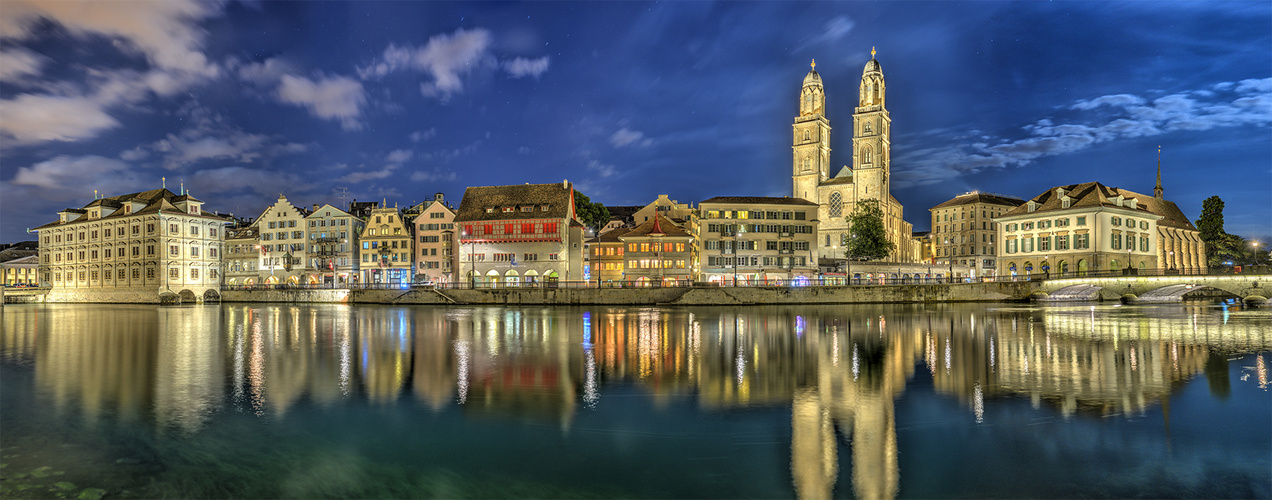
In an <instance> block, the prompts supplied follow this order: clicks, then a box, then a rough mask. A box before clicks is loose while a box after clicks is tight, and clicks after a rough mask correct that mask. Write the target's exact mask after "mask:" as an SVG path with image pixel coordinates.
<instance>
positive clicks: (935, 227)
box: [928, 191, 1025, 278]
mask: <svg viewBox="0 0 1272 500" xmlns="http://www.w3.org/2000/svg"><path fill="white" fill-rule="evenodd" d="M1024 202H1025V200H1022V199H1020V198H1016V197H1012V196H1006V195H1001V194H991V193H982V192H979V191H972V192H969V193H963V194H960V195H958V196H955V197H954V198H952V199H950V200H949V201H946V202H945V203H941V204H940V205H937V206H935V207H932V208H930V209H928V211H929V212H931V213H932V233H931V241H932V251H933V253H934V258H935V259H936V263H937V264H941V265H946V266H948V265H949V264H950V261H953V263H954V265H955V266H961V267H967V268H969V269H970V271H971V272H970V274H971V277H973V278H977V277H992V276H994V275H995V274H997V270H998V262H997V256H998V255H997V254H998V243H997V237H998V223H996V222H994V218H995V217H998V216H1001V215H1002V214H1003V213H1005V212H1007V211H1008V210H1011V209H1013V208H1016V207H1018V206H1020V205H1021V204H1023V203H1024Z"/></svg>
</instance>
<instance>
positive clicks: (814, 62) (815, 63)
mask: <svg viewBox="0 0 1272 500" xmlns="http://www.w3.org/2000/svg"><path fill="white" fill-rule="evenodd" d="M812 66H813V71H817V60H816V59H813V64H812Z"/></svg>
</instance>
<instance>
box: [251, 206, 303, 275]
mask: <svg viewBox="0 0 1272 500" xmlns="http://www.w3.org/2000/svg"><path fill="white" fill-rule="evenodd" d="M308 216H309V211H308V210H306V209H303V208H300V207H297V206H295V205H292V204H291V202H290V201H287V197H286V196H283V195H281V194H280V195H278V201H276V202H275V203H274V204H273V205H270V206H269V207H268V208H266V209H265V211H264V212H261V215H260V217H257V218H256V222H255V223H254V225H255V226H256V230H257V231H258V232H259V233H260V245H261V249H260V257H259V260H258V263H257V266H256V267H257V269H258V271H259V273H260V278H259V281H258V282H259V283H261V284H265V285H281V284H286V285H299V284H302V283H307V282H308V279H307V275H308V274H309V273H308V270H307V269H306V268H305V265H306V263H307V262H308V261H309V259H308V256H309V249H308V247H307V245H306V244H305V217H308Z"/></svg>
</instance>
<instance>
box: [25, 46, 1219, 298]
mask: <svg viewBox="0 0 1272 500" xmlns="http://www.w3.org/2000/svg"><path fill="white" fill-rule="evenodd" d="M874 54H875V53H874V51H873V50H872V51H871V59H870V61H868V62H867V63H866V65H865V67H864V69H863V71H862V77H861V80H860V84H859V88H858V105H857V106H856V107H855V112H854V115H853V121H852V138H853V140H852V148H853V150H852V151H851V156H852V165H850V166H849V165H845V166H844V167H843V168H841V169H839V170H838V171H834V173H833V175H832V170H833V169H832V168H831V166H830V165H831V164H830V131H831V126H830V119H829V117H828V116H827V114H826V106H825V104H826V89H825V86H824V85H823V82H822V78H821V75H820V74H818V73H817V71H816V65H815V63H814V65H813V68H812V69H811V70H810V71H809V72H808V74H807V75H806V76H805V77H804V80H803V83H802V86H801V88H800V93H799V103H798V113H797V116H796V117H795V120H794V123H793V144H792V151H793V162H792V167H791V168H792V170H791V179H792V193H791V196H784V197H749V196H722V197H715V198H710V199H708V200H704V201H702V202H700V203H699V206H698V207H696V208H695V207H694V206H693V205H692V204H682V203H679V202H677V201H675V200H671V199H669V198H668V197H667V196H665V195H663V196H659V197H658V199H656V200H655V201H654V202H652V203H650V204H649V205H646V206H643V207H622V209H619V210H615V212H616V214H621V216H620V217H617V218H616V220H614V221H611V223H609V224H605V225H604V226H603V227H602V228H599V229H597V231H598V232H596V233H591V232H590V231H589V230H588V228H585V227H583V224H582V223H581V222H580V221H579V219H578V217H577V214H576V213H575V205H574V194H575V191H574V186H573V185H572V184H570V183H569V182H568V181H564V182H561V183H553V184H524V185H511V186H483V187H470V188H468V189H467V191H466V192H465V194H464V198H463V200H462V201H461V203H460V207H459V208H458V209H454V208H452V207H451V206H450V205H448V204H447V203H446V202H445V201H444V199H443V197H442V195H441V194H440V193H439V194H437V195H436V196H434V198H433V199H432V200H429V201H427V202H424V203H421V204H419V205H415V206H411V207H407V208H405V209H400V208H398V207H397V206H396V205H395V206H393V207H390V206H388V203H387V200H386V201H385V202H378V203H377V202H358V201H356V200H354V202H353V203H350V204H349V206H348V207H347V208H346V207H337V206H333V205H321V206H319V205H312V206H311V207H310V208H302V207H301V206H297V205H295V204H293V203H292V202H291V201H289V200H288V199H287V198H286V196H283V195H280V196H279V197H278V199H277V200H276V202H275V203H274V204H272V205H270V206H269V207H268V208H266V209H265V210H264V211H263V212H262V213H261V214H260V215H259V216H258V217H256V218H254V219H246V220H239V219H234V218H232V217H226V216H222V215H220V214H215V213H211V214H209V213H205V212H204V211H203V210H202V208H201V206H202V202H201V201H199V200H197V199H194V198H193V197H191V196H190V195H189V194H187V193H185V192H184V188H183V189H182V190H181V191H182V192H181V193H180V194H177V193H173V192H171V191H168V190H167V189H156V190H151V191H144V192H140V193H133V194H127V195H121V196H115V197H108V198H95V199H94V200H93V201H92V202H91V203H89V204H87V205H85V206H84V207H83V208H78V209H72V208H68V209H66V210H63V211H62V212H59V219H58V220H57V221H56V222H52V223H49V224H46V225H44V226H41V227H39V228H37V229H36V230H35V231H37V232H38V233H39V234H40V260H39V268H38V269H39V270H38V271H37V274H38V275H39V279H40V281H41V283H43V284H46V285H50V286H53V287H55V288H63V289H102V290H112V291H127V290H132V291H142V292H145V291H149V292H152V293H153V292H158V293H160V294H166V293H172V294H187V293H188V294H190V295H193V296H195V297H203V296H205V295H208V294H212V295H214V294H215V293H216V290H219V286H220V285H221V284H225V285H258V284H265V285H280V284H290V285H331V286H345V285H355V284H384V285H388V284H397V285H404V284H407V283H449V282H458V283H468V284H471V285H480V286H521V285H525V284H539V283H554V282H557V281H560V280H566V281H588V282H592V283H597V284H603V283H622V282H637V283H640V284H654V283H658V284H670V283H682V282H692V281H711V282H719V283H730V284H731V283H738V284H779V283H791V282H793V283H800V282H803V281H805V280H809V279H813V278H818V277H823V276H826V275H827V274H828V273H829V274H836V273H844V272H851V271H849V270H848V269H847V268H848V267H849V265H848V264H849V261H848V259H847V258H846V256H845V251H846V248H847V245H848V243H849V241H850V238H851V237H852V236H851V234H852V232H851V228H850V227H849V226H848V222H847V218H848V216H849V215H850V214H851V213H852V212H853V211H854V210H855V209H856V208H857V207H858V205H859V204H860V203H862V202H864V201H874V202H878V204H879V206H880V208H881V209H882V211H883V215H884V221H883V222H884V224H883V225H884V229H885V232H886V234H887V238H888V240H889V241H891V242H893V243H894V244H895V249H894V251H893V252H892V254H891V255H890V256H889V257H888V258H887V259H886V260H887V261H889V265H893V264H898V265H909V266H918V265H923V264H926V265H928V266H929V267H931V266H932V265H938V266H937V269H942V268H943V270H944V272H945V273H948V274H950V275H955V276H963V275H969V276H971V277H981V276H1007V275H1016V276H1019V275H1029V274H1038V273H1051V272H1058V273H1063V272H1075V271H1076V272H1082V271H1119V270H1126V271H1129V270H1130V269H1135V270H1136V271H1140V270H1150V269H1162V270H1174V271H1178V272H1184V273H1194V272H1201V271H1204V270H1205V248H1204V245H1203V244H1202V243H1201V241H1200V238H1199V235H1198V232H1197V230H1196V228H1194V227H1193V226H1192V225H1191V224H1190V223H1189V222H1188V219H1187V218H1186V217H1185V216H1184V215H1183V213H1182V212H1180V210H1179V208H1178V207H1177V206H1175V205H1174V203H1171V202H1169V201H1166V200H1165V199H1163V198H1162V189H1161V173H1160V164H1159V166H1158V184H1157V187H1156V189H1155V190H1154V196H1151V197H1149V196H1145V195H1140V194H1137V193H1135V192H1132V191H1129V190H1125V189H1119V188H1113V187H1107V186H1104V185H1102V184H1099V183H1098V182H1087V183H1083V184H1072V185H1066V186H1056V187H1053V188H1051V189H1048V190H1047V191H1045V192H1043V193H1042V194H1040V195H1038V196H1036V197H1034V198H1032V199H1029V200H1024V199H1021V198H1015V197H1011V196H1006V195H993V194H987V193H977V192H974V193H967V194H964V195H959V196H956V197H955V198H953V199H951V200H949V201H947V202H945V203H941V204H939V205H937V206H935V207H933V208H931V209H930V210H929V212H930V215H931V224H932V231H931V232H930V233H928V234H927V235H926V237H923V235H919V236H918V237H916V235H915V233H914V232H913V231H912V226H911V225H910V223H908V222H906V221H905V220H904V217H903V207H902V206H901V204H900V203H899V202H898V201H897V200H896V198H895V197H893V196H892V194H891V181H890V179H891V177H892V176H891V167H892V165H891V117H890V114H889V112H888V110H887V108H886V105H885V104H886V85H885V81H884V77H883V70H882V67H881V66H880V64H879V62H878V60H876V59H875V58H874ZM956 265H957V266H958V269H957V270H956V268H955V266H956ZM897 272H902V271H901V270H898V271H897ZM855 274H858V273H854V275H855ZM928 274H929V275H931V274H932V269H929V270H928ZM937 274H938V275H944V274H942V273H937ZM854 277H855V276H854ZM931 277H936V276H931Z"/></svg>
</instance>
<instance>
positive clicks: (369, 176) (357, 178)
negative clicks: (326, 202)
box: [336, 165, 398, 184]
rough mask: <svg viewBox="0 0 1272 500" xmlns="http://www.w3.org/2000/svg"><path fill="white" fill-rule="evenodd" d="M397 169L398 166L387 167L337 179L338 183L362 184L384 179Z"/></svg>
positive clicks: (354, 173)
mask: <svg viewBox="0 0 1272 500" xmlns="http://www.w3.org/2000/svg"><path fill="white" fill-rule="evenodd" d="M397 167H398V166H397V165H385V166H384V168H382V169H379V170H371V171H367V172H353V173H350V174H348V175H346V176H344V177H341V178H339V179H336V182H347V183H350V184H357V183H360V182H366V181H373V180H377V179H384V178H387V177H389V176H391V175H393V171H394V170H396V169H397Z"/></svg>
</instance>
